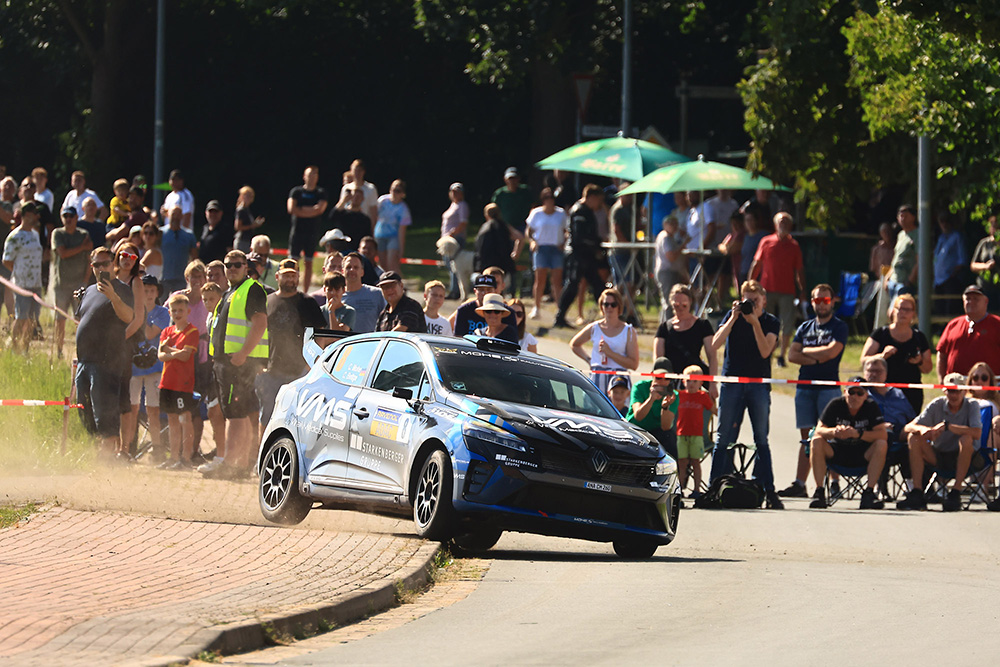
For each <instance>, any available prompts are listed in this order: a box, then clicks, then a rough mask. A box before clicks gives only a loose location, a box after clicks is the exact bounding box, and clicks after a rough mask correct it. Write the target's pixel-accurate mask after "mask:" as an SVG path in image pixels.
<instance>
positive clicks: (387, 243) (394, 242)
mask: <svg viewBox="0 0 1000 667" xmlns="http://www.w3.org/2000/svg"><path fill="white" fill-rule="evenodd" d="M375 242H376V243H378V249H379V251H380V252H381V251H386V252H388V251H389V250H399V234H396V235H395V236H377V237H375Z"/></svg>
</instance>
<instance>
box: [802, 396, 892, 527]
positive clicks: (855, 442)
mask: <svg viewBox="0 0 1000 667" xmlns="http://www.w3.org/2000/svg"><path fill="white" fill-rule="evenodd" d="M850 381H851V382H864V378H861V377H853V378H851V380H850ZM887 432H888V429H887V428H886V425H885V418H884V417H883V416H882V411H881V410H879V408H878V404H877V403H876V402H875V401H874V400H872V399H871V397H869V395H868V390H867V389H866V388H865V387H860V386H851V385H848V386H846V387H844V392H843V395H842V396H841V397H840V398H835V399H833V400H832V401H830V402H829V403H828V404H827V406H826V407H825V408H824V409H823V413H822V414H821V415H820V418H819V424H817V426H816V429H815V430H814V431H813V437H812V441H811V442H810V459H811V461H812V469H813V477H814V478H815V480H816V498H815V499H814V500H813V501H812V503H810V504H809V507H812V508H814V509H825V508H827V507H829V506H830V503H829V502H828V500H827V497H826V489H825V488H824V487H825V484H824V480H825V478H826V470H827V461H833V462H834V463H837V464H840V465H842V466H845V467H846V468H863V467H867V469H868V485H867V488H865V490H864V491H863V492H862V494H861V506H860V507H861V509H863V510H865V509H882V507H883V506H884V503H883V502H882V501H881V500H878V498H877V496H876V495H875V486H876V484H878V481H879V477H881V475H882V467H883V466H884V465H885V455H886V451H887V449H888V444H887V441H886V438H887Z"/></svg>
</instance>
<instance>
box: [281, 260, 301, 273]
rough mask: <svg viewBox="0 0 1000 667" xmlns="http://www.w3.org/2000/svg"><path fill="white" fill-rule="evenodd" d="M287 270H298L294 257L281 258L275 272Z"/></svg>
mask: <svg viewBox="0 0 1000 667" xmlns="http://www.w3.org/2000/svg"><path fill="white" fill-rule="evenodd" d="M287 271H294V272H295V273H298V272H299V263H298V262H296V261H295V260H294V259H283V260H281V261H280V262H279V263H278V271H277V273H285V272H287Z"/></svg>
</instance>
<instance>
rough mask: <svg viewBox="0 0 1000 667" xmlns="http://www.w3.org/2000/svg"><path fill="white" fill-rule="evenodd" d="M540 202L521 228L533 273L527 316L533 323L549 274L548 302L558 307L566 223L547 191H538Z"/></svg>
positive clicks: (564, 216) (562, 213)
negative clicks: (553, 302)
mask: <svg viewBox="0 0 1000 667" xmlns="http://www.w3.org/2000/svg"><path fill="white" fill-rule="evenodd" d="M540 199H541V200H542V205H541V206H539V207H537V208H533V209H531V213H529V214H528V220H527V227H526V228H525V234H526V235H527V236H528V238H529V239H530V248H531V264H532V267H531V268H533V269H534V270H535V285H534V287H533V288H532V290H531V295H532V296H533V297H534V298H535V305H534V307H533V308H532V309H531V313H530V314H529V315H528V317H530V318H531V319H533V320H534V319H538V307H539V306H540V305H541V303H542V295H543V294H544V293H545V280H546V278H548V275H549V271H551V272H552V300H553V301H555V302H556V303H559V296H560V294H561V292H562V283H563V279H562V273H563V252H564V250H565V247H566V230H567V226H568V223H569V218H568V217H567V216H566V211H564V210H562V209H561V208H559V207H558V206H556V198H555V195H553V194H552V189H551V188H545V189H544V190H542V193H541V195H540Z"/></svg>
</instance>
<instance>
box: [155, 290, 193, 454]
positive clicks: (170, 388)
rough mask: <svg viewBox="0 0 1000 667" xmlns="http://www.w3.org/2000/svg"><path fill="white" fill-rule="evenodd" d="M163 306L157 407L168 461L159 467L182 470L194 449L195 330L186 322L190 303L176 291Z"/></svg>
mask: <svg viewBox="0 0 1000 667" xmlns="http://www.w3.org/2000/svg"><path fill="white" fill-rule="evenodd" d="M167 309H168V310H169V311H170V319H171V321H172V322H173V324H172V325H171V326H169V327H167V328H166V329H164V330H163V333H161V334H160V348H159V354H158V356H159V358H160V360H161V361H162V362H163V375H161V376H160V409H161V410H163V411H164V412H166V413H167V423H168V425H169V426H170V460H169V461H166V462H164V463H163V464H161V465H160V466H159V467H160V468H163V469H165V470H186V469H188V468H190V467H191V454H192V453H193V451H194V429H193V424H192V422H191V411H192V410H195V409H197V405H195V401H194V361H195V359H194V357H195V352H197V350H198V329H197V328H195V326H194V325H193V324H191V323H190V322H188V315H189V314H190V312H191V305H190V303H189V302H188V298H187V297H186V296H184V295H183V294H181V293H180V292H176V293H174V294H172V295H171V296H170V298H169V299H167Z"/></svg>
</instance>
